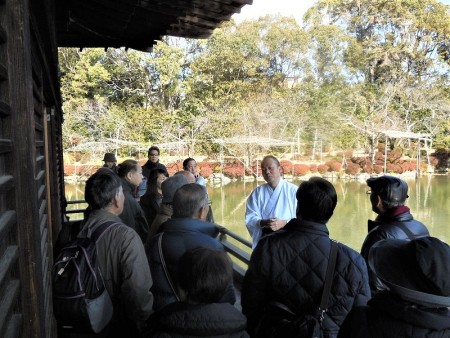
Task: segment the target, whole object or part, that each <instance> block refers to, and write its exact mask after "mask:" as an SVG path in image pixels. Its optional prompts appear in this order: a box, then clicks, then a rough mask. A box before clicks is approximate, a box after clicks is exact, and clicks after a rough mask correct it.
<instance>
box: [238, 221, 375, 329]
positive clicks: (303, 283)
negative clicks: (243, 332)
mask: <svg viewBox="0 0 450 338" xmlns="http://www.w3.org/2000/svg"><path fill="white" fill-rule="evenodd" d="M330 248H331V241H330V238H329V234H328V229H327V227H326V225H325V224H322V223H316V222H310V221H300V220H298V219H293V220H291V221H290V222H289V223H288V224H286V226H285V227H284V229H282V230H279V231H277V232H275V233H273V234H270V235H267V236H265V237H263V238H262V239H261V240H260V242H259V243H258V245H257V246H256V248H255V250H254V251H253V254H252V256H251V259H250V264H249V268H248V270H247V273H246V274H245V277H244V284H243V290H242V297H241V303H242V312H243V313H244V315H246V316H247V320H248V331H249V332H250V334H251V335H252V334H253V333H254V329H255V327H256V326H257V324H258V320H259V319H260V318H261V317H262V314H263V312H264V308H265V306H266V305H267V304H268V303H269V302H270V301H277V302H280V303H282V304H284V305H286V306H287V307H289V308H290V309H291V310H292V311H293V312H294V313H296V314H298V315H301V314H314V313H316V311H317V308H318V306H319V304H320V300H321V296H322V289H323V285H324V281H325V274H326V268H327V264H328V257H329V254H330ZM369 298H370V290H369V280H368V275H367V267H366V263H365V261H364V259H363V258H362V257H361V255H359V254H358V253H357V252H356V251H354V250H352V249H350V248H349V247H347V246H345V245H343V244H341V243H338V253H337V258H336V266H335V271H334V278H333V281H332V287H331V291H330V299H329V303H330V304H331V305H330V306H329V308H328V311H327V312H326V314H325V319H324V327H325V330H324V333H325V337H335V336H336V335H337V333H338V330H339V327H340V326H341V324H342V322H343V321H344V318H345V317H346V315H347V314H348V312H350V310H351V309H352V307H353V306H354V305H357V304H365V303H366V302H367V300H368V299H369Z"/></svg>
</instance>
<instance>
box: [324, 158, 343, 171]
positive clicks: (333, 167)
mask: <svg viewBox="0 0 450 338" xmlns="http://www.w3.org/2000/svg"><path fill="white" fill-rule="evenodd" d="M325 164H326V165H327V166H328V170H329V171H336V172H339V171H341V170H342V163H341V162H339V161H336V160H332V161H327V162H326V163H325Z"/></svg>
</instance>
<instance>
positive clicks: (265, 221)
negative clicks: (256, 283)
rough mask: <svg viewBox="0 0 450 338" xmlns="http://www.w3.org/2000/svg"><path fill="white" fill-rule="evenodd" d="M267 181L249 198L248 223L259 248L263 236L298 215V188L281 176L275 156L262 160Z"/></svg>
mask: <svg viewBox="0 0 450 338" xmlns="http://www.w3.org/2000/svg"><path fill="white" fill-rule="evenodd" d="M261 170H262V175H263V177H264V180H265V181H266V182H267V183H266V184H263V185H261V186H259V187H257V188H256V189H255V190H253V192H252V193H251V194H250V196H249V197H248V199H247V205H246V210H245V225H246V226H247V229H248V232H249V233H250V235H251V236H252V239H253V245H252V248H253V249H254V248H255V247H256V244H258V241H259V239H260V238H261V236H262V235H265V234H268V233H270V232H273V231H277V230H280V229H282V228H283V227H284V226H285V225H286V223H287V222H289V221H290V220H291V219H292V218H295V217H296V216H295V213H296V209H297V199H296V198H295V194H296V192H297V189H298V187H297V186H296V185H295V184H292V183H289V182H286V181H285V180H284V179H283V178H282V177H281V170H282V169H281V166H280V162H279V161H278V159H277V158H276V157H274V156H271V155H269V156H266V157H264V158H263V160H262V162H261Z"/></svg>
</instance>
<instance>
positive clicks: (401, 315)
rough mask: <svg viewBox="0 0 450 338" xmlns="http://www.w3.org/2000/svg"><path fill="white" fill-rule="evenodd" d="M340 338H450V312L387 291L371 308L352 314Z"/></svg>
mask: <svg viewBox="0 0 450 338" xmlns="http://www.w3.org/2000/svg"><path fill="white" fill-rule="evenodd" d="M338 337H339V338H390V337H392V338H394V337H410V338H422V337H430V338H432V337H450V311H449V310H448V309H447V308H440V309H430V308H423V307H421V306H419V305H415V304H412V303H409V302H407V301H404V300H402V299H401V298H399V297H398V296H396V295H395V294H392V293H391V292H388V291H383V292H379V293H377V294H376V295H375V296H374V297H373V298H372V299H371V300H370V301H369V302H368V303H367V306H358V307H356V308H354V309H353V310H352V311H351V312H350V314H349V315H348V316H347V318H346V319H345V321H344V324H343V325H342V328H341V331H339V336H338Z"/></svg>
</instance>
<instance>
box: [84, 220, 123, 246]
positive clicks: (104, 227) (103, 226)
mask: <svg viewBox="0 0 450 338" xmlns="http://www.w3.org/2000/svg"><path fill="white" fill-rule="evenodd" d="M114 224H117V222H114V221H107V222H105V223H102V224H100V225H99V226H98V227H97V229H95V230H94V231H93V232H92V234H91V237H90V238H91V239H92V240H93V241H94V242H97V241H98V240H99V239H100V238H102V236H103V234H104V233H105V232H106V230H108V229H109V228H110V227H111V226H112V225H114Z"/></svg>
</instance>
